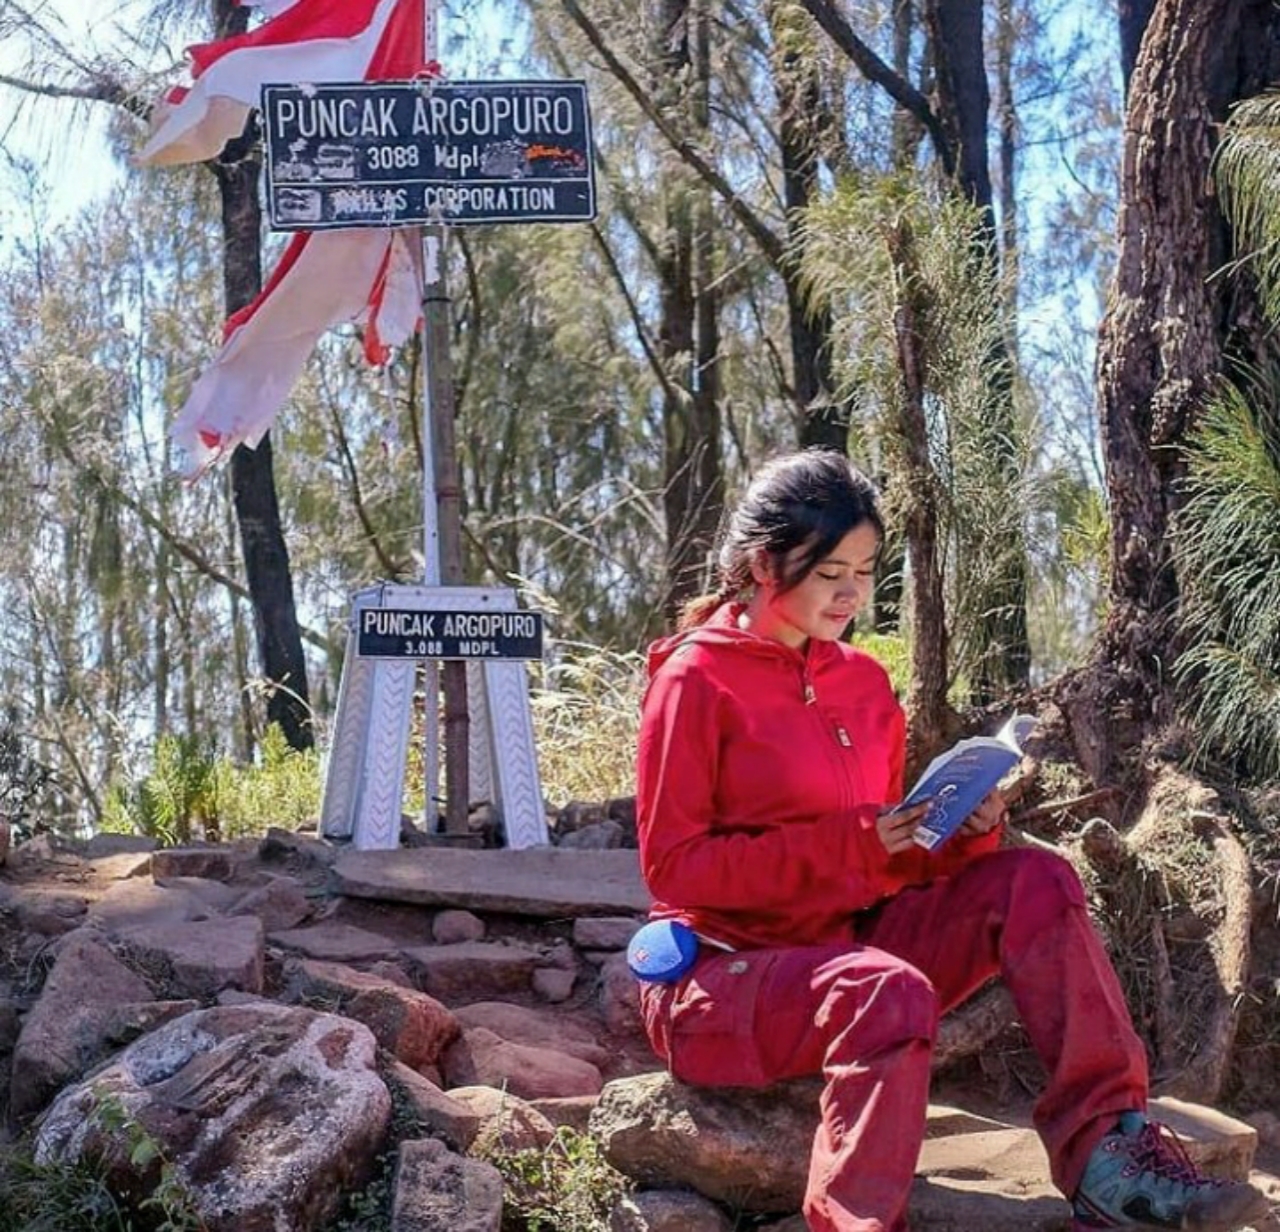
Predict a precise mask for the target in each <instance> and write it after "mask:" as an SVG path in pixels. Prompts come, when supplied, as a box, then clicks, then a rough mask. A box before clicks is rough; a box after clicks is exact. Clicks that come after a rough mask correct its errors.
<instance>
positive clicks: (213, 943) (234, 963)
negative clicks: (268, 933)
mask: <svg viewBox="0 0 1280 1232" xmlns="http://www.w3.org/2000/svg"><path fill="white" fill-rule="evenodd" d="M120 936H121V940H123V941H124V942H126V943H127V944H128V946H129V948H130V949H131V950H132V951H133V952H134V953H136V954H138V955H139V956H140V958H141V959H142V961H143V962H144V963H147V964H154V965H158V966H159V967H160V969H161V970H163V972H164V975H165V978H166V979H167V980H168V981H169V983H170V984H171V986H172V987H173V988H175V989H176V990H177V991H179V992H181V993H182V994H184V995H186V996H192V997H197V998H202V999H204V998H212V997H213V996H214V995H215V994H217V993H219V992H221V991H222V989H224V988H239V989H241V990H242V991H244V992H251V993H259V992H261V991H262V977H263V940H262V921H261V920H259V919H258V918H257V917H256V916H238V917H236V918H234V919H219V920H192V921H189V922H187V923H184V924H161V925H157V926H153V927H150V928H139V927H133V928H129V929H125V930H123V931H122V932H121V934H120Z"/></svg>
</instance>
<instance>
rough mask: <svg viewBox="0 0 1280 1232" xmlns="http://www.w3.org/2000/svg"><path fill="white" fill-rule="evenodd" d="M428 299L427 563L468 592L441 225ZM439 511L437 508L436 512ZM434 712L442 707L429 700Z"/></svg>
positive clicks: (450, 816) (456, 735)
mask: <svg viewBox="0 0 1280 1232" xmlns="http://www.w3.org/2000/svg"><path fill="white" fill-rule="evenodd" d="M423 7H424V17H425V22H424V24H425V40H424V42H425V52H426V59H427V62H428V63H430V62H432V61H434V60H435V59H436V54H437V47H438V45H439V41H438V39H437V35H436V13H437V6H436V3H435V0H424V5H423ZM422 244H423V253H422V255H423V270H424V284H425V285H424V294H423V302H422V350H423V356H424V360H425V366H426V371H425V375H424V379H423V382H422V390H423V418H424V421H425V422H424V424H423V432H422V439H423V447H424V451H425V452H426V455H427V456H426V457H424V466H423V505H422V510H423V559H424V562H425V569H424V574H425V584H426V585H427V586H440V585H444V586H460V585H462V583H463V581H464V578H463V570H462V502H461V487H460V480H459V467H458V450H457V440H456V436H455V432H454V413H455V411H454V401H453V363H452V357H451V355H450V343H451V341H452V338H451V333H452V319H451V318H452V313H451V311H450V304H449V289H448V285H447V277H448V269H447V259H448V251H447V248H446V246H445V228H444V226H443V225H440V224H435V225H432V226H428V227H424V228H423V233H422ZM433 504H434V506H435V507H434V508H432V505H433ZM442 676H443V692H444V747H445V780H446V792H445V831H446V833H448V834H456V835H463V834H466V833H467V832H468V827H467V813H468V811H469V807H470V795H471V765H470V745H471V715H470V710H469V707H468V704H467V665H466V664H465V663H461V662H458V661H451V662H447V663H446V664H445V665H444V671H443V672H442ZM427 704H428V705H434V704H435V699H433V698H428V699H427Z"/></svg>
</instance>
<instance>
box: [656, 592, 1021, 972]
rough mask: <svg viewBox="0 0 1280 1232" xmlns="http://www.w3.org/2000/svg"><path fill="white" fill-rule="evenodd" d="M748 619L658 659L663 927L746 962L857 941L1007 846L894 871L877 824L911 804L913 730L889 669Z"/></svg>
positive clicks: (965, 844)
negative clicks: (755, 953)
mask: <svg viewBox="0 0 1280 1232" xmlns="http://www.w3.org/2000/svg"><path fill="white" fill-rule="evenodd" d="M741 611H742V608H741V606H740V605H736V604H735V605H723V606H721V607H720V608H719V609H717V611H716V612H715V613H714V614H713V615H712V617H711V619H710V621H708V622H707V623H706V624H705V625H701V626H699V627H698V628H695V629H691V630H688V631H687V632H684V633H678V634H675V635H674V636H672V637H668V638H664V639H662V640H661V641H658V642H655V643H654V644H653V646H652V647H651V648H650V651H649V688H648V691H647V693H646V695H645V700H644V712H643V715H642V718H641V724H640V740H639V756H638V765H637V784H636V805H637V824H638V828H639V839H640V862H641V868H642V870H643V873H644V877H645V881H646V882H647V883H648V886H649V890H650V892H651V893H652V894H653V896H654V898H655V900H656V901H655V904H654V909H653V913H652V914H653V915H654V917H655V918H660V917H674V918H677V919H680V920H683V921H684V922H685V923H687V924H689V925H690V926H691V927H692V928H694V929H695V930H697V931H698V932H699V933H702V934H703V935H705V936H707V937H710V938H714V939H716V940H719V941H723V942H727V943H728V944H730V945H733V946H735V947H741V948H751V947H764V946H795V945H818V944H825V943H829V942H847V941H851V940H852V939H853V921H852V917H853V914H854V913H855V912H857V911H861V910H863V909H864V908H867V907H870V906H872V905H873V904H874V903H876V902H877V901H879V900H880V899H882V898H884V897H886V896H887V895H890V894H893V893H895V892H896V891H898V890H900V889H902V888H903V887H904V886H906V885H910V884H915V883H919V882H924V881H928V880H931V879H933V878H935V877H940V876H945V875H946V874H948V873H950V872H953V871H954V870H955V869H956V868H957V867H959V866H960V865H961V864H964V863H966V862H967V861H968V860H970V859H971V858H972V857H973V856H974V855H976V854H978V853H980V852H984V851H989V850H993V849H994V848H995V847H996V846H997V845H998V843H999V841H1000V836H999V832H998V830H997V831H992V832H991V833H989V834H985V835H982V836H968V835H958V836H956V837H955V838H953V839H952V840H951V841H950V842H948V843H946V844H945V845H944V846H943V847H942V848H941V849H940V850H938V851H935V852H926V851H924V850H923V849H922V848H912V849H911V850H910V851H907V852H902V853H900V854H898V855H896V856H890V855H889V853H888V852H887V851H886V850H885V849H884V846H883V845H882V844H881V842H880V839H879V837H878V836H877V834H876V830H875V820H876V814H877V813H878V812H879V811H880V809H881V808H882V807H884V806H885V805H886V804H894V803H896V802H897V801H898V800H900V799H901V798H902V794H903V781H902V780H903V764H904V760H905V722H904V719H903V714H902V708H901V707H900V706H899V705H898V702H897V699H896V698H895V697H894V695H893V690H892V689H891V688H890V685H889V678H888V676H887V675H886V674H885V671H884V668H882V667H881V666H880V664H879V663H877V662H876V661H875V660H874V659H873V658H871V657H870V656H869V655H866V654H864V653H862V652H861V651H858V650H855V649H853V648H852V647H851V646H846V645H844V644H843V643H840V642H823V641H816V640H811V641H810V642H809V643H808V646H807V648H806V650H804V651H799V650H794V649H792V648H791V647H789V646H785V645H783V644H782V643H781V642H778V641H775V640H773V639H772V638H765V637H760V636H759V635H757V634H754V633H751V632H749V631H746V630H742V629H739V628H738V626H737V617H738V615H739V613H740V612H741Z"/></svg>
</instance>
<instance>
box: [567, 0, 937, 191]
mask: <svg viewBox="0 0 1280 1232" xmlns="http://www.w3.org/2000/svg"><path fill="white" fill-rule="evenodd" d="M567 2H568V0H566V3H567ZM800 3H801V4H803V5H804V7H805V8H806V9H807V10H808V13H809V16H811V17H812V18H813V20H814V21H816V22H817V23H818V25H820V26H821V27H822V28H823V29H824V30H825V31H826V32H827V34H828V35H830V36H831V39H832V40H833V41H834V42H835V44H836V46H837V47H839V48H840V50H841V51H843V52H844V54H845V55H846V56H848V57H849V59H850V60H851V61H852V62H853V64H854V67H855V68H857V70H858V71H859V72H860V73H861V74H862V75H863V76H864V77H865V78H866V79H867V80H868V81H871V82H874V83H875V84H876V85H878V86H880V87H881V88H882V89H883V90H884V91H885V93H886V94H888V95H889V97H890V98H892V99H893V101H894V102H895V103H897V104H898V106H900V107H902V108H903V109H904V110H905V111H908V112H910V113H911V115H913V116H915V118H916V119H917V120H918V121H919V122H920V123H921V124H922V125H923V126H924V129H925V131H926V132H927V133H928V134H929V138H930V140H931V141H932V142H933V148H934V151H935V152H936V153H937V155H938V161H939V162H940V163H941V164H942V169H943V171H944V172H945V173H946V175H947V178H948V179H950V178H951V177H952V176H954V175H955V169H956V155H955V150H953V149H952V148H951V142H950V141H948V140H947V135H946V133H945V132H944V131H943V128H942V121H941V120H940V119H939V118H938V115H937V113H936V112H935V111H934V110H933V108H932V107H931V106H930V105H929V100H928V99H927V98H925V96H924V95H923V94H921V93H920V91H919V90H917V89H916V88H915V86H913V85H912V84H911V83H910V82H909V81H907V80H906V79H905V78H904V77H901V76H900V75H899V74H898V73H896V72H894V70H893V69H892V68H890V67H889V65H887V64H886V63H885V62H884V61H883V60H882V59H880V57H879V56H878V55H876V53H875V52H874V51H872V50H871V48H870V47H868V46H867V45H866V43H864V42H863V41H862V40H861V39H860V38H859V37H858V36H857V34H856V33H854V29H853V27H852V26H851V25H850V24H849V22H848V21H847V20H846V18H845V16H844V14H843V13H841V12H839V11H838V10H837V9H836V6H835V4H834V2H833V0H800Z"/></svg>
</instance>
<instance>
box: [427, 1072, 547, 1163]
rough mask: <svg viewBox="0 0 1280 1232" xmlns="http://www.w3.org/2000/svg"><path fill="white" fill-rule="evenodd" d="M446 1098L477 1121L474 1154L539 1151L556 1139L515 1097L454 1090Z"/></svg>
mask: <svg viewBox="0 0 1280 1232" xmlns="http://www.w3.org/2000/svg"><path fill="white" fill-rule="evenodd" d="M448 1095H449V1096H450V1097H451V1098H453V1099H456V1100H457V1101H458V1102H459V1103H460V1104H465V1105H466V1106H467V1107H468V1108H470V1109H471V1111H472V1112H474V1113H475V1114H476V1115H477V1116H478V1117H479V1118H480V1132H479V1133H478V1134H477V1135H476V1140H475V1142H474V1143H473V1144H472V1151H473V1153H476V1154H479V1153H482V1152H484V1153H488V1152H492V1151H495V1150H501V1151H530V1150H540V1149H541V1148H543V1147H545V1146H547V1145H548V1144H549V1143H550V1142H551V1141H552V1140H553V1139H554V1138H555V1136H556V1127H555V1126H554V1125H552V1124H551V1122H550V1121H548V1120H547V1118H546V1117H544V1116H543V1115H542V1113H540V1112H536V1111H535V1110H534V1109H533V1108H531V1107H530V1106H529V1104H528V1103H527V1102H526V1101H525V1100H523V1099H521V1098H520V1097H519V1096H518V1095H513V1094H512V1093H511V1092H510V1091H499V1090H497V1089H496V1088H494V1087H455V1088H454V1089H453V1090H451V1091H449V1092H448Z"/></svg>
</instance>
